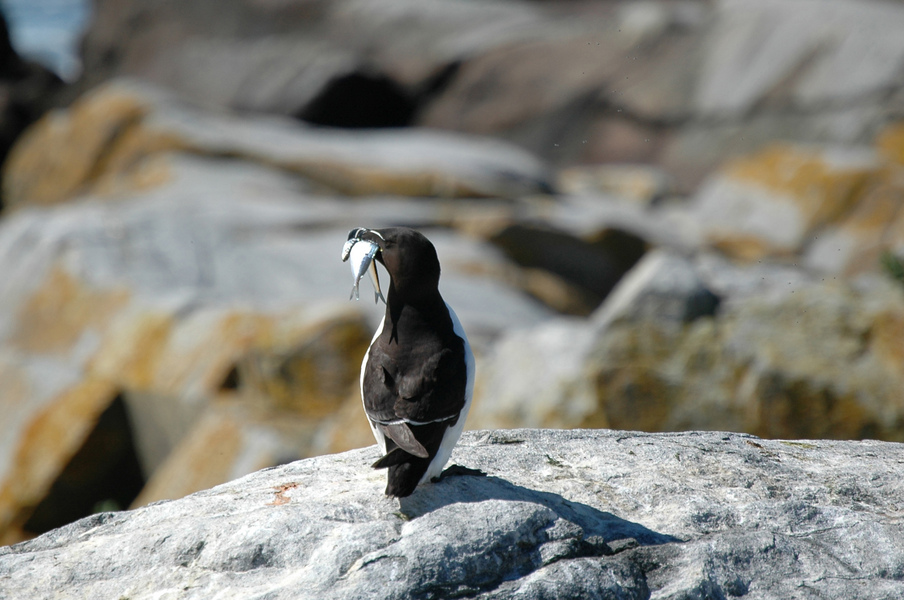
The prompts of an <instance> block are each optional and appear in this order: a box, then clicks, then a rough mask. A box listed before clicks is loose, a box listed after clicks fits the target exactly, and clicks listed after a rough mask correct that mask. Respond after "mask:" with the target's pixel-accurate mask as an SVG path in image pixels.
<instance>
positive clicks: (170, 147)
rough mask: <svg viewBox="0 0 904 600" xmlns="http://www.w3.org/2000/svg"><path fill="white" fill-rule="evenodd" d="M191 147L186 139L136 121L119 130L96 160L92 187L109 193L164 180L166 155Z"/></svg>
mask: <svg viewBox="0 0 904 600" xmlns="http://www.w3.org/2000/svg"><path fill="white" fill-rule="evenodd" d="M191 149H192V148H191V146H190V144H189V143H188V142H186V141H185V140H182V139H180V138H179V137H178V136H177V135H175V134H173V133H171V132H165V131H156V130H154V129H152V128H149V127H146V126H144V125H143V124H136V125H135V126H134V127H131V128H129V129H128V130H127V131H125V132H123V134H122V135H121V136H119V137H118V138H117V139H116V140H115V142H114V143H112V144H111V145H110V148H109V150H108V152H107V153H106V155H105V156H104V157H103V160H101V161H99V162H98V164H97V169H96V171H97V174H98V175H97V178H96V183H95V184H94V186H93V188H92V189H93V191H95V192H97V193H99V194H103V195H110V194H115V193H118V192H124V191H130V190H142V189H148V188H152V187H156V186H158V185H163V184H165V183H168V182H169V181H171V180H172V173H171V171H170V162H169V161H168V160H167V159H166V156H167V155H169V154H171V153H173V152H180V151H191Z"/></svg>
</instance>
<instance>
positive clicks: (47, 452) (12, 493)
mask: <svg viewBox="0 0 904 600" xmlns="http://www.w3.org/2000/svg"><path fill="white" fill-rule="evenodd" d="M115 397H116V388H115V386H114V385H113V384H112V383H111V382H110V381H108V380H105V379H98V378H88V379H85V380H83V381H81V382H80V383H78V384H76V385H75V386H73V387H72V388H70V389H68V390H66V391H64V392H63V393H61V394H59V395H58V396H57V397H56V398H54V400H53V401H52V402H50V403H49V404H48V405H47V406H45V407H44V408H43V409H42V410H40V412H38V413H37V414H36V415H35V416H34V417H32V418H31V419H30V421H28V423H27V425H26V426H25V427H24V429H23V430H22V433H21V436H20V437H19V440H18V444H17V447H16V449H15V451H14V453H13V454H12V456H13V459H12V465H11V467H10V469H9V471H8V472H7V475H6V477H5V479H4V480H3V481H2V482H0V535H2V533H3V532H4V531H5V530H7V528H9V527H11V526H12V527H20V526H21V525H22V524H23V523H25V521H26V520H27V519H28V517H29V515H30V513H31V511H32V510H33V509H34V507H35V506H37V504H38V503H39V502H40V501H41V500H42V499H43V497H44V496H45V495H46V494H47V492H48V490H49V489H50V486H51V485H52V484H53V482H54V480H55V479H56V478H57V476H58V475H59V474H60V473H61V472H62V471H63V469H64V468H65V466H66V465H67V464H68V463H69V461H70V459H71V458H72V457H73V456H74V455H75V453H76V452H78V450H79V448H80V447H81V446H82V444H83V443H84V441H85V439H86V438H87V437H88V435H89V434H90V433H91V431H92V429H93V428H94V426H95V424H96V423H97V419H98V418H99V417H100V415H101V413H103V411H104V410H105V409H106V408H107V406H109V404H110V402H112V401H113V399H114V398H115Z"/></svg>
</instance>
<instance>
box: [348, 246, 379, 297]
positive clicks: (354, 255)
mask: <svg viewBox="0 0 904 600" xmlns="http://www.w3.org/2000/svg"><path fill="white" fill-rule="evenodd" d="M379 249H380V247H379V246H378V245H377V244H375V243H373V242H371V241H368V240H359V239H350V240H348V241H347V242H345V246H343V247H342V261H343V262H345V261H346V260H348V261H349V264H350V266H351V269H352V277H354V278H355V285H354V286H352V293H351V294H350V295H349V297H348V299H349V300H351V299H352V298H354V299H355V300H358V299H359V296H358V285H359V284H360V283H361V278H362V277H364V273H366V272H367V271H368V270H370V278H371V280H373V283H374V303H378V302H379V301H380V300H382V301H383V303H384V304H385V303H386V299H385V298H384V297H383V292H382V290H380V276H379V274H378V273H377V264H376V263H375V262H374V256H375V255H376V254H377V250H379Z"/></svg>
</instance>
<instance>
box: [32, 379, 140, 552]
mask: <svg viewBox="0 0 904 600" xmlns="http://www.w3.org/2000/svg"><path fill="white" fill-rule="evenodd" d="M144 484H145V479H144V476H143V474H142V472H141V466H140V464H139V461H138V454H137V451H136V448H135V441H134V438H133V435H132V429H131V426H130V424H129V418H128V414H127V411H126V406H125V402H124V401H123V398H122V395H119V396H117V397H116V398H115V399H114V400H113V402H111V403H110V406H109V407H107V409H106V410H105V411H104V412H103V414H102V415H101V416H100V418H99V419H98V421H97V424H96V425H95V426H94V429H93V430H92V431H91V433H90V434H89V435H88V437H87V439H86V440H85V442H84V444H83V445H82V447H81V448H80V449H79V450H78V452H76V454H75V455H74V456H73V457H72V459H71V460H70V461H69V464H67V465H66V467H65V468H64V469H63V471H62V473H60V475H59V477H57V479H56V481H54V483H53V485H52V486H51V488H50V491H49V492H48V494H47V495H46V496H45V497H44V499H43V500H42V501H41V502H40V503H39V504H38V505H37V506H36V507H35V509H34V512H33V513H32V514H31V517H30V518H29V519H28V521H27V522H26V523H25V525H24V527H23V529H24V530H25V531H27V532H28V533H33V534H41V533H45V532H47V531H50V530H51V529H55V528H57V527H61V526H62V525H66V524H67V523H72V522H73V521H77V520H78V519H81V518H83V517H87V516H89V515H91V514H94V513H98V512H102V511H111V510H121V509H124V508H126V507H128V506H129V505H130V504H131V503H132V501H133V500H134V499H135V498H136V497H137V496H138V492H140V491H141V488H142V487H144Z"/></svg>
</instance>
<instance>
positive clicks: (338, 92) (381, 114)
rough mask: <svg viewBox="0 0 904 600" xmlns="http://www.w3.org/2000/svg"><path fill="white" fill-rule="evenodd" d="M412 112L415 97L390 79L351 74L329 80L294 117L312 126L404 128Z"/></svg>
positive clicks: (412, 115)
mask: <svg viewBox="0 0 904 600" xmlns="http://www.w3.org/2000/svg"><path fill="white" fill-rule="evenodd" d="M416 110H417V101H416V98H415V97H413V95H412V94H411V93H410V92H408V91H407V90H405V89H404V88H403V87H402V86H401V85H399V84H398V83H396V82H395V81H394V80H393V79H391V78H389V77H387V76H386V75H383V74H382V73H364V72H355V73H350V74H348V75H343V76H342V77H337V78H336V79H334V80H333V81H331V82H330V83H329V84H328V85H327V86H326V87H324V89H322V90H321V91H320V94H319V95H318V96H317V97H316V98H314V100H312V101H311V102H310V103H309V104H308V105H307V106H305V107H304V108H303V109H302V110H301V111H300V112H299V113H298V114H297V115H295V116H296V117H297V118H299V119H301V120H302V121H307V122H308V123H311V124H313V125H322V126H325V127H343V128H348V129H366V128H380V127H406V126H408V125H410V124H411V122H412V120H413V119H414V114H415V111H416Z"/></svg>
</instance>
